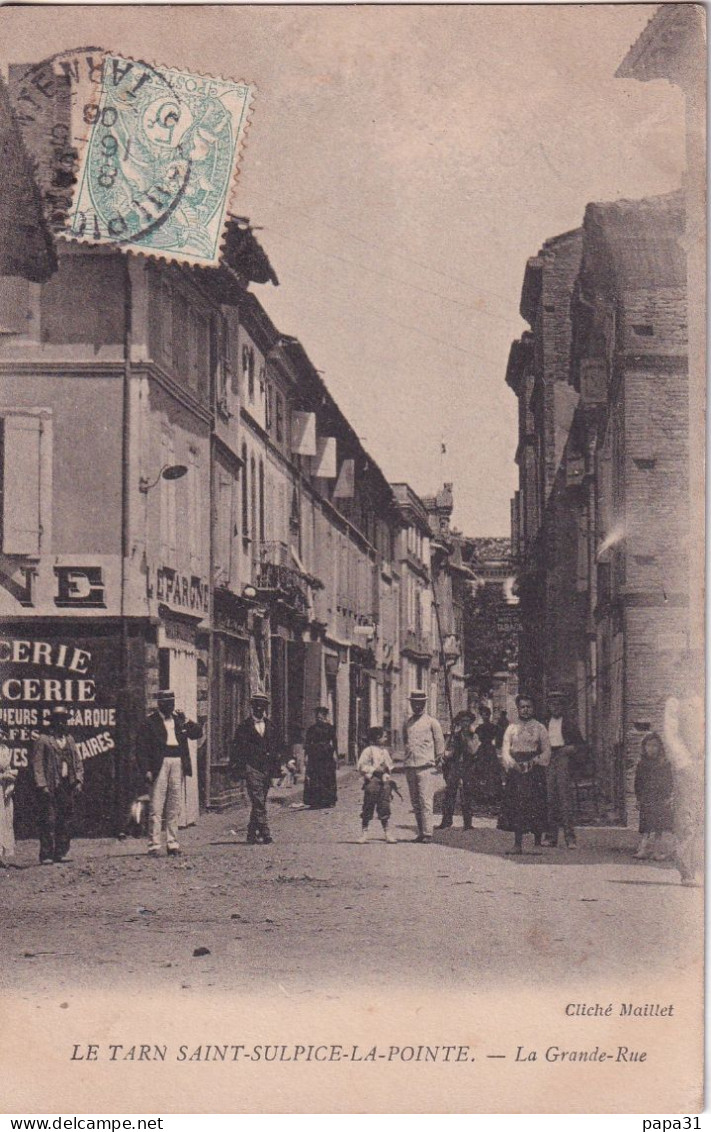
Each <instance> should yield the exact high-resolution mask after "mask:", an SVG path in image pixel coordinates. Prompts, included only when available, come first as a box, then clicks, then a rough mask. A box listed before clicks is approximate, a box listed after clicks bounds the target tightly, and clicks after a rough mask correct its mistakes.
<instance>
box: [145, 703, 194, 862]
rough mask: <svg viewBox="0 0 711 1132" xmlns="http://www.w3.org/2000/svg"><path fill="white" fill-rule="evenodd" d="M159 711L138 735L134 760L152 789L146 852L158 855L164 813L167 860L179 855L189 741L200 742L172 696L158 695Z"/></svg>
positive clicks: (148, 719) (153, 712)
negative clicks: (180, 817)
mask: <svg viewBox="0 0 711 1132" xmlns="http://www.w3.org/2000/svg"><path fill="white" fill-rule="evenodd" d="M157 699H158V709H157V711H152V712H151V714H150V715H149V716H148V718H147V719H146V721H145V723H144V724H143V726H142V727H141V729H140V731H139V732H138V737H137V740H136V760H137V762H138V765H139V767H140V768H141V770H142V772H143V775H144V777H145V779H146V782H148V783H149V785H150V787H151V802H150V806H149V809H148V821H149V828H150V835H151V840H150V844H149V846H148V852H149V854H150V855H151V856H157V855H158V853H160V846H161V826H162V824H163V814H164V813H165V831H166V838H167V842H168V856H169V857H177V856H179V854H180V846H179V844H178V818H179V816H180V801H181V798H182V789H183V776H184V775H185V776H186V777H188V778H189V777H190V776H191V775H192V773H193V768H192V763H191V761H190V748H189V747H188V739H200V738H201V737H202V727H201V726H200V724H199V723H194V722H193V721H192V720H190V719H186V718H185V715H184V713H183V712H182V711H176V710H175V693H174V692H171V691H169V690H168V689H162V690H161V691H160V692H159V693H158V697H157Z"/></svg>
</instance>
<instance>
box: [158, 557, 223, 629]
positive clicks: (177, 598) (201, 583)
mask: <svg viewBox="0 0 711 1132" xmlns="http://www.w3.org/2000/svg"><path fill="white" fill-rule="evenodd" d="M156 597H157V599H158V601H161V602H163V603H164V604H165V605H167V606H168V607H169V608H170V609H178V610H181V611H182V612H183V613H189V612H192V613H198V614H200V616H201V617H202V616H203V615H204V614H207V613H209V612H210V587H209V585H208V583H207V582H206V581H205V579H204V578H200V577H198V576H197V575H196V574H192V575H187V574H181V573H179V572H178V571H177V570H173V569H172V568H171V567H170V566H159V567H158V569H157V570H156Z"/></svg>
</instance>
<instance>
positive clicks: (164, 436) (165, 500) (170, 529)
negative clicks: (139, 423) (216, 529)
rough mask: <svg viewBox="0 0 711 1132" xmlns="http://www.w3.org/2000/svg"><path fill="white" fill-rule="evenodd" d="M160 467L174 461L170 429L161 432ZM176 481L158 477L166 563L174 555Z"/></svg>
mask: <svg viewBox="0 0 711 1132" xmlns="http://www.w3.org/2000/svg"><path fill="white" fill-rule="evenodd" d="M160 442H161V467H169V466H170V465H172V464H174V463H175V445H174V442H173V436H172V433H171V432H170V431H168V430H167V429H164V430H163V431H162V433H161V438H160ZM175 488H176V483H175V481H174V480H166V479H163V477H162V476H161V479H160V545H161V556H162V558H163V561H164V562H166V563H168V562H171V561H173V559H174V557H175V547H176V528H177V506H176V494H175Z"/></svg>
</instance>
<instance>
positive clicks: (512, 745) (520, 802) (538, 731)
mask: <svg viewBox="0 0 711 1132" xmlns="http://www.w3.org/2000/svg"><path fill="white" fill-rule="evenodd" d="M516 707H517V709H518V722H517V723H511V724H509V726H508V727H507V728H506V732H505V734H504V741H503V743H502V745H501V756H500V757H501V765H502V767H503V770H504V773H505V774H506V784H505V787H504V797H503V801H502V803H501V813H500V815H499V821H498V828H499V829H505V830H508V831H509V832H511V833H513V835H514V846H513V849H510V850H509V852H510V853H514V854H516V855H518V854H521V853H523V835H524V833H532V834H533V835H534V838H535V843H536V845H540V844H541V838H542V836H543V834H544V833H545V830H546V819H547V814H546V776H545V770H544V767H546V766H548V763H549V762H550V758H551V745H550V740H549V738H548V731H547V730H546V728H545V727H544V726H543V724H542V723H539V722H538V720H537V719H534V718H533V713H534V705H533V700H532V699H531V697H530V696H525V695H520V696H518V697H517V698H516Z"/></svg>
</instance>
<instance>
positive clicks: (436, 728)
mask: <svg viewBox="0 0 711 1132" xmlns="http://www.w3.org/2000/svg"><path fill="white" fill-rule="evenodd" d="M426 705H427V693H426V692H423V691H421V690H419V689H418V690H417V691H415V692H412V694H411V695H410V707H411V708H412V715H411V716H410V718H409V719H408V720H407V721H406V722H405V724H404V726H403V729H402V737H403V742H404V744H405V760H404V763H405V776H406V778H407V786H408V789H409V791H410V801H411V802H412V808H413V810H414V811H415V819H416V821H417V837H416V838H415V841H420V842H423V841H424V842H428V841H431V840H432V801H433V798H434V771H435V768H436V767H437V766H438V765H439V763H440V762H441V760H442V757H443V755H444V750H445V743H444V735H443V733H442V728H441V727H440V725H439V721H438V720H436V719H435V718H434V716H431V715H428V713H427V712H426V711H425V707H426Z"/></svg>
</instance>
